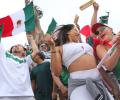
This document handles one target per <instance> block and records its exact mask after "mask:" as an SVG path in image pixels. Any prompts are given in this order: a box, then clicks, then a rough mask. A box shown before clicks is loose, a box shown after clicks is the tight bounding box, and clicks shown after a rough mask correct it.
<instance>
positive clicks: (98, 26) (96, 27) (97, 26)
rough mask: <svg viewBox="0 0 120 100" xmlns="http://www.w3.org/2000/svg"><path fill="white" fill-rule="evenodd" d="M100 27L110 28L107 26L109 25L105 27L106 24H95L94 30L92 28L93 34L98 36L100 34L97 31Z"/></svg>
mask: <svg viewBox="0 0 120 100" xmlns="http://www.w3.org/2000/svg"><path fill="white" fill-rule="evenodd" d="M100 27H108V26H107V25H104V24H101V23H96V24H94V25H93V26H92V28H91V31H92V33H94V34H96V35H98V34H99V32H98V31H97V29H98V28H100Z"/></svg>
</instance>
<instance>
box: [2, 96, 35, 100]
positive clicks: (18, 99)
mask: <svg viewBox="0 0 120 100" xmlns="http://www.w3.org/2000/svg"><path fill="white" fill-rule="evenodd" d="M0 100H35V98H34V97H0Z"/></svg>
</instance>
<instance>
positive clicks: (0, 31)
mask: <svg viewBox="0 0 120 100" xmlns="http://www.w3.org/2000/svg"><path fill="white" fill-rule="evenodd" d="M2 28H3V25H0V42H1V35H2Z"/></svg>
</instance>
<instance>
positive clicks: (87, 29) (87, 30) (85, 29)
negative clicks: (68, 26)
mask: <svg viewBox="0 0 120 100" xmlns="http://www.w3.org/2000/svg"><path fill="white" fill-rule="evenodd" d="M80 33H81V34H82V35H84V36H85V37H86V38H87V37H89V36H90V33H91V28H90V26H89V25H86V26H84V27H83V28H82V29H81V30H80Z"/></svg>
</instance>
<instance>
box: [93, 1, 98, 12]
mask: <svg viewBox="0 0 120 100" xmlns="http://www.w3.org/2000/svg"><path fill="white" fill-rule="evenodd" d="M93 8H94V10H95V11H98V9H99V4H98V3H96V2H94V3H93Z"/></svg>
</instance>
